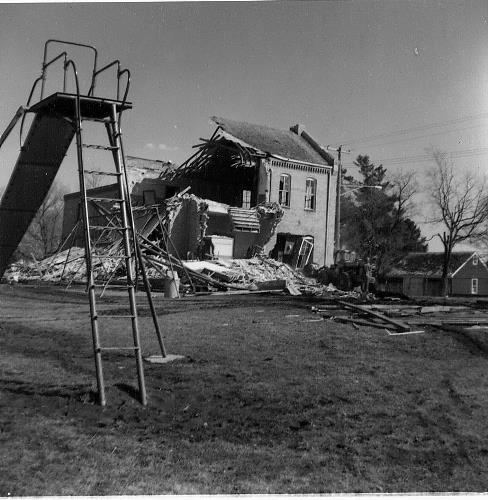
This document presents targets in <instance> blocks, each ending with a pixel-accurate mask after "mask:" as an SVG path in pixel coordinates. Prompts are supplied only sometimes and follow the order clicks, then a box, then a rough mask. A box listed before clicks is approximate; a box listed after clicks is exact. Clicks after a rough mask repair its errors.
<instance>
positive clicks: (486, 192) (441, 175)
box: [428, 150, 488, 295]
mask: <svg viewBox="0 0 488 500" xmlns="http://www.w3.org/2000/svg"><path fill="white" fill-rule="evenodd" d="M432 154H433V158H434V161H435V168H434V169H433V170H432V171H431V172H430V174H429V177H430V179H429V181H430V182H429V184H428V188H429V191H430V196H431V201H432V207H433V209H434V215H433V217H432V218H431V219H430V220H428V222H430V223H440V224H443V226H444V228H445V231H443V232H442V234H441V233H440V232H439V233H438V234H437V236H438V237H439V239H440V240H441V242H442V245H443V247H444V259H443V266H442V290H443V294H444V295H447V293H448V272H449V265H450V263H451V255H452V251H453V249H454V247H455V245H457V244H458V243H461V242H463V241H466V242H475V241H479V240H481V239H483V238H485V237H486V235H487V233H488V231H487V224H486V221H487V218H488V186H487V182H486V178H484V177H480V176H477V175H475V174H474V173H473V172H469V171H468V172H465V173H464V174H463V175H456V173H455V169H454V164H453V163H452V161H451V160H450V158H449V157H448V155H447V154H445V153H442V152H441V151H438V150H433V151H432Z"/></svg>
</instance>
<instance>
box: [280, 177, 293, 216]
mask: <svg viewBox="0 0 488 500" xmlns="http://www.w3.org/2000/svg"><path fill="white" fill-rule="evenodd" d="M287 184H288V185H287ZM284 196H285V197H286V199H285V201H286V203H283V197H284ZM278 203H279V204H280V206H282V207H284V208H290V206H291V175H290V174H280V179H279V183H278Z"/></svg>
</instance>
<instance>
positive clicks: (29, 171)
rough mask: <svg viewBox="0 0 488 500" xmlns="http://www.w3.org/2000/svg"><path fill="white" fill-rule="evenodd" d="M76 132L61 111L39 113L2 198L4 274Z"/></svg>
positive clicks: (1, 268) (0, 247)
mask: <svg viewBox="0 0 488 500" xmlns="http://www.w3.org/2000/svg"><path fill="white" fill-rule="evenodd" d="M74 134H75V130H74V127H73V126H72V124H71V123H69V122H68V121H67V120H66V119H64V118H62V117H61V116H59V115H53V114H49V115H48V114H43V113H37V114H36V115H35V117H34V120H33V122H32V125H31V127H30V129H29V133H28V135H27V138H26V140H25V142H24V145H23V146H22V148H21V150H20V154H19V157H18V159H17V163H16V164H15V168H14V171H13V172H12V175H11V177H10V181H9V183H8V185H7V188H6V190H5V192H4V194H3V197H2V200H1V201H0V277H2V276H3V273H4V272H5V269H6V268H7V264H8V261H9V259H10V257H11V256H12V254H13V253H14V251H15V250H16V248H17V247H18V245H19V243H20V241H21V239H22V237H23V236H24V234H25V233H26V231H27V229H28V228H29V225H30V223H31V222H32V219H33V218H34V216H35V215H36V213H37V211H38V209H39V207H40V206H41V204H42V202H43V201H44V198H45V197H46V195H47V193H48V191H49V189H50V187H51V185H52V183H53V181H54V178H55V177H56V174H57V172H58V169H59V167H60V165H61V163H62V161H63V158H64V157H65V155H66V152H67V151H68V148H69V146H70V144H71V141H72V140H73V137H74Z"/></svg>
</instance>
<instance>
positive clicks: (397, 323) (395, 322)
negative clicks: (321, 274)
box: [336, 300, 410, 332]
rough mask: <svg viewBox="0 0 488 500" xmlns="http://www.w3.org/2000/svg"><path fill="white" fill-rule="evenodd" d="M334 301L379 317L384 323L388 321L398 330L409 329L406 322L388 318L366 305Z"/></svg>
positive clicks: (405, 330) (347, 307)
mask: <svg viewBox="0 0 488 500" xmlns="http://www.w3.org/2000/svg"><path fill="white" fill-rule="evenodd" d="M336 302H337V303H338V304H340V305H341V306H343V307H345V308H346V309H352V310H353V311H361V312H362V313H364V314H367V315H370V316H373V317H374V318H378V319H381V320H382V321H384V322H385V323H388V324H390V325H394V326H395V327H396V328H398V329H399V330H400V331H404V332H407V331H409V330H410V326H409V325H407V323H404V322H403V321H399V320H397V319H393V318H389V317H388V316H385V315H384V314H381V313H379V312H376V311H372V310H371V309H369V308H368V307H364V306H360V305H357V304H351V303H349V302H345V301H344V300H337V301H336Z"/></svg>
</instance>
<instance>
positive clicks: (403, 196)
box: [389, 170, 419, 220]
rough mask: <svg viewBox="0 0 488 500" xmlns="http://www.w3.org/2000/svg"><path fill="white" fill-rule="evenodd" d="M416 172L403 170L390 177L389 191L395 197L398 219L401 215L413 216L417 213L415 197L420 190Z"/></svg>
mask: <svg viewBox="0 0 488 500" xmlns="http://www.w3.org/2000/svg"><path fill="white" fill-rule="evenodd" d="M416 175H417V174H416V172H414V171H412V170H401V171H399V172H398V173H397V174H395V175H393V176H391V177H390V180H389V184H390V187H389V191H390V192H391V193H392V195H393V196H394V197H395V199H396V201H395V207H396V214H397V220H398V219H400V218H401V217H404V216H405V217H412V216H413V215H415V213H416V205H415V203H414V197H415V195H416V194H417V193H418V191H419V185H418V182H417V180H416Z"/></svg>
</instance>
